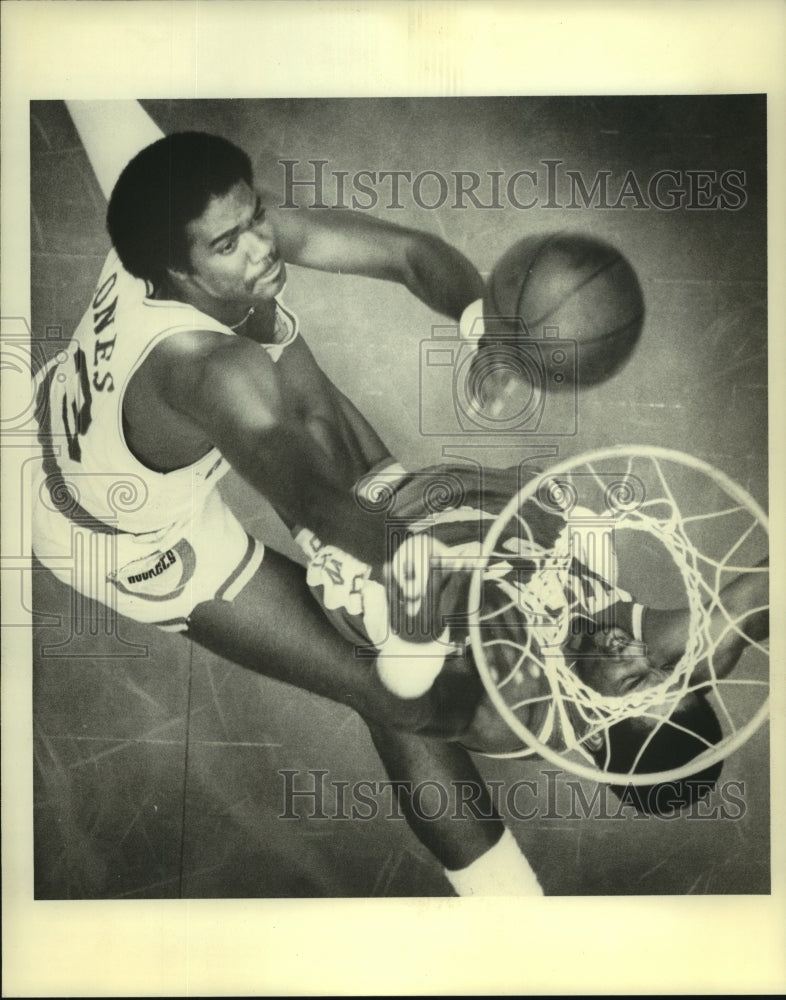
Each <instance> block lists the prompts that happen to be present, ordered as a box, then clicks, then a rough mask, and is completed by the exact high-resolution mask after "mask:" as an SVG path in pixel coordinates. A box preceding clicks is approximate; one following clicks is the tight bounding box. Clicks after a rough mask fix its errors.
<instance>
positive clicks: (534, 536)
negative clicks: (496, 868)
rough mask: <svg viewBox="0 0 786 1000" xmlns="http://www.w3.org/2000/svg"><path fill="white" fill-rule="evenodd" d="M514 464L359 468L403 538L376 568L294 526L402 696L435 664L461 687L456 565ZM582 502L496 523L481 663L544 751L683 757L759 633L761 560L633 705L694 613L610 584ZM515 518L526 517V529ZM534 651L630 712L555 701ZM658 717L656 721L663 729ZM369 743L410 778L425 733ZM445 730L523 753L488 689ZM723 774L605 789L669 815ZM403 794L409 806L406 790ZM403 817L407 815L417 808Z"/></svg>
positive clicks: (331, 609)
mask: <svg viewBox="0 0 786 1000" xmlns="http://www.w3.org/2000/svg"><path fill="white" fill-rule="evenodd" d="M521 474H522V473H521V470H520V469H510V470H485V471H484V473H483V474H482V475H479V473H478V471H477V470H474V469H472V468H470V467H461V466H454V467H438V468H434V469H429V470H422V471H421V472H419V473H417V474H410V475H406V474H405V475H403V476H398V478H396V475H395V474H388V475H385V474H384V473H383V474H381V476H380V477H377V478H376V479H375V477H367V479H366V480H365V481H364V482H363V483H362V484H361V487H362V490H363V492H365V493H366V494H368V493H373V491H374V489H375V487H376V490H377V491H378V492H379V489H380V485H382V486H383V489H384V492H383V493H382V494H381V495H382V496H383V499H384V503H385V506H386V508H387V510H388V513H389V516H390V518H391V523H393V524H395V525H396V527H397V531H398V533H399V538H402V535H403V540H402V541H401V544H400V545H399V547H398V549H397V551H396V552H395V554H394V556H393V558H392V560H391V561H390V562H389V563H388V564H387V566H386V567H377V568H375V569H372V568H370V567H366V568H365V569H364V568H363V567H361V566H359V565H357V563H356V562H355V561H354V560H352V559H351V558H350V557H348V556H346V554H344V553H341V552H340V551H338V550H336V549H335V548H333V547H331V546H324V545H321V544H320V543H319V541H318V540H316V539H314V538H313V536H311V535H310V533H308V532H302V533H301V535H300V538H299V540H300V541H301V544H303V546H304V548H305V549H306V551H307V552H308V551H311V552H312V553H313V556H312V558H311V561H310V564H309V567H308V579H309V582H310V584H311V585H312V587H313V588H314V590H315V592H316V593H317V595H318V596H319V598H320V600H321V601H322V603H323V604H324V606H325V608H326V613H327V614H328V615H329V616H330V617H331V619H332V620H333V621H334V624H335V625H336V627H337V629H338V630H339V631H341V632H342V634H345V635H347V637H348V638H350V639H353V640H354V641H355V642H356V643H359V644H361V645H362V644H363V643H364V642H365V643H369V642H370V643H371V644H372V645H373V646H374V647H375V648H376V649H378V650H379V651H380V655H379V657H378V658H377V660H376V663H377V669H378V671H379V674H380V676H381V677H382V678H383V680H384V682H385V684H386V685H387V686H389V687H390V688H391V690H393V691H395V692H396V693H398V694H399V695H401V696H402V697H404V698H416V697H419V696H422V694H423V692H424V691H426V690H428V688H429V686H430V685H431V684H432V683H434V681H435V679H436V680H437V681H439V680H441V679H443V678H444V676H446V675H453V676H456V677H461V676H464V677H465V679H466V683H467V684H469V683H470V677H471V673H472V671H473V669H474V665H473V652H472V649H471V647H470V642H469V636H470V632H471V626H470V624H469V620H470V616H468V614H467V611H468V589H469V579H470V577H469V571H471V570H472V569H473V568H474V567H476V566H478V565H479V556H480V553H481V548H482V543H483V541H484V539H485V537H486V534H487V532H488V531H489V528H490V526H491V525H492V524H493V523H494V519H495V517H496V516H497V515H499V514H500V511H502V510H503V508H505V507H506V505H507V504H508V501H509V500H510V497H511V496H513V495H515V494H516V493H517V491H518V489H519V487H521V486H522V485H523V484H522V482H521ZM530 475H531V477H532V478H533V479H537V478H538V477H537V474H535V473H530ZM433 495H437V496H438V497H440V498H441V509H439V510H437V511H436V512H435V510H434V506H433V504H431V503H430V502H429V497H430V496H433ZM451 495H452V499H451V500H448V501H445V500H444V498H446V497H450V496H451ZM589 514H590V512H589V511H586V510H582V509H581V508H576V509H575V510H573V511H572V512H571V516H570V517H568V518H566V517H565V516H564V515H563V514H562V513H557V512H555V511H551V510H549V509H544V507H543V506H542V505H541V504H539V503H536V502H532V501H530V502H528V503H526V504H525V505H524V506H523V507H521V508H519V512H518V514H517V517H516V518H511V519H510V521H509V522H508V525H507V527H506V531H505V532H504V533H503V534H502V535H501V536H500V538H499V539H498V541H497V545H496V547H495V550H496V551H497V552H498V553H499V556H498V558H497V559H496V561H495V563H494V564H493V566H492V567H491V568H490V569H488V570H487V583H486V585H485V586H484V588H483V590H482V591H481V596H480V601H481V603H482V607H481V608H480V610H481V612H482V614H481V615H480V616H479V619H480V620H481V621H484V622H485V624H484V625H483V626H482V627H483V629H484V636H483V641H484V643H488V645H489V647H494V660H493V662H494V667H493V669H494V670H495V671H496V672H498V674H499V675H500V677H507V678H508V683H511V685H512V686H514V687H515V701H516V703H517V705H518V708H517V718H518V720H519V722H520V723H521V725H522V726H523V727H524V728H525V729H527V730H528V731H529V732H530V733H532V734H533V735H534V736H535V737H536V738H537V739H538V740H539V741H540V742H541V743H542V744H544V745H547V746H549V747H550V748H551V749H552V750H556V751H557V752H560V753H561V752H563V751H565V750H566V748H568V747H573V748H576V749H579V750H580V751H581V752H582V753H583V754H584V755H585V756H587V757H588V758H593V759H594V760H595V762H596V764H597V766H598V768H599V769H600V770H605V771H608V772H611V773H620V772H622V773H631V772H635V773H637V774H646V773H655V772H661V773H662V772H667V771H669V770H671V769H677V768H682V767H684V766H685V765H686V764H688V763H689V762H690V761H691V760H693V759H694V758H695V757H697V756H698V755H699V754H700V753H701V752H702V751H704V750H706V749H707V748H708V747H711V746H713V745H714V744H716V743H718V742H719V741H720V740H721V737H722V731H721V727H720V724H719V722H718V719H717V716H716V715H715V712H714V711H713V709H712V707H711V705H710V704H709V702H708V701H707V698H706V694H707V693H708V692H709V690H710V688H711V687H712V685H713V684H715V683H717V681H719V680H722V679H723V678H725V677H726V676H727V675H728V674H730V673H731V671H732V670H733V669H734V667H735V666H736V664H737V662H738V661H739V659H740V657H741V655H742V653H743V652H744V650H745V649H746V648H747V646H748V645H749V644H751V643H760V642H762V641H763V640H765V639H766V638H767V636H768V635H769V612H768V605H769V597H768V589H769V588H768V582H769V581H768V572H767V569H766V567H767V561H766V560H764V561H762V562H760V563H759V564H758V566H757V567H756V568H752V569H751V571H747V572H740V573H739V574H738V575H737V576H736V577H735V578H734V579H733V580H731V581H730V582H729V583H728V584H727V585H726V586H725V587H723V589H722V590H721V592H720V593H719V594H718V595H717V597H715V598H714V599H707V611H708V614H707V617H706V619H705V621H704V624H703V625H702V630H703V631H704V633H705V635H704V640H705V643H706V647H705V648H706V651H707V653H706V655H704V656H702V657H699V658H698V659H697V660H696V662H695V663H694V665H693V666H692V668H691V669H690V675H689V677H688V678H686V685H685V687H684V688H683V689H682V690H681V692H680V694H679V695H676V696H675V694H674V693H673V692H672V693H671V694H670V695H669V696H667V695H666V694H665V693H664V694H663V700H662V701H661V702H658V701H650V702H649V703H643V704H642V709H641V710H640V711H636V710H635V706H634V704H633V701H634V700H635V698H636V696H637V695H638V694H640V693H643V692H646V691H647V690H648V689H656V688H663V687H664V686H667V685H668V683H669V681H670V680H671V678H672V675H673V674H674V672H675V667H676V665H677V663H678V661H680V659H681V657H682V656H683V654H684V653H685V651H686V646H687V645H688V644H689V641H690V633H691V627H692V626H691V615H690V612H689V610H688V609H687V608H685V609H675V610H660V609H656V608H652V607H648V608H645V607H643V606H642V605H640V604H638V603H637V602H636V601H635V600H634V598H633V597H632V596H631V595H630V594H629V593H627V592H626V591H625V590H623V589H622V588H621V587H620V586H618V585H617V584H616V578H617V570H616V566H615V565H609V564H608V563H606V564H604V563H603V561H602V559H601V558H599V553H598V547H597V546H595V547H593V545H592V543H591V541H590V540H589V539H587V538H586V536H585V538H584V539H582V534H583V533H584V532H585V531H586V530H587V528H586V525H587V524H588V523H589V524H591V523H592V520H593V519H592V518H591V517H590V518H589V519H588V515H589ZM519 519H520V520H521V521H525V522H526V529H525V530H524V529H522V528H521V525H520V520H519ZM594 520H595V525H594V528H591V529H589V530H590V531H593V530H594V531H595V533H596V537H595V540H596V541H597V526H598V524H599V523H602V521H599V520H598V519H597V518H595V519H594ZM571 522H573V523H571ZM405 525H406V526H407V527H406V528H405V527H404V526H405ZM559 553H565V554H566V556H560V555H559ZM614 562H616V560H614ZM342 576H343V577H344V578H345V579H352V580H353V581H354V585H353V587H352V588H351V591H350V590H349V589H348V588H346V587H343V586H341V585H340V584H338V583H337V580H338V579H339V578H340V577H342ZM358 581H362V582H361V583H358ZM547 606H551V607H553V608H554V609H555V615H554V617H553V618H552V619H551V621H550V622H549V621H545V620H544V622H543V623H542V624H539V625H537V626H536V627H535V632H536V633H537V636H536V638H535V640H534V646H532V647H530V649H531V655H527V654H526V649H527V636H526V632H527V628H526V626H525V625H524V622H523V619H522V617H521V609H522V608H525V607H526V608H530V609H531V608H534V607H537V608H541V609H542V608H544V607H547ZM710 650H711V654H710ZM544 655H545V656H546V657H552V658H559V659H560V660H564V661H565V663H566V667H567V669H568V670H571V671H573V673H574V674H575V675H576V676H577V678H579V680H580V682H581V683H582V684H584V685H586V687H588V688H591V689H592V690H593V691H596V692H598V693H599V694H600V695H601V696H604V697H610V698H612V699H617V700H618V701H620V702H622V701H624V700H625V699H627V700H628V701H629V702H630V703H631V710H630V711H628V712H626V713H625V715H624V717H622V718H620V719H619V720H617V721H615V722H613V723H612V724H610V725H608V726H604V725H600V726H598V725H593V724H592V720H591V719H590V718H588V716H587V715H586V714H583V713H581V712H579V711H577V709H576V707H575V706H574V704H573V703H572V702H571V701H570V700H567V701H565V702H564V703H563V704H562V705H561V706H560V708H558V707H557V703H558V699H555V698H554V697H552V695H553V693H554V692H553V689H550V686H549V682H548V679H547V677H546V673H547V671H546V666H545V660H544ZM664 719H667V720H668V724H667V725H662V723H663V720H664ZM376 739H377V742H378V743H379V742H381V741H384V742H385V745H386V746H388V747H390V746H391V745H393V744H395V745H397V746H398V747H399V748H400V752H401V753H402V754H403V755H404V759H406V761H407V764H406V767H407V768H409V769H411V768H413V767H415V766H417V767H419V769H420V770H419V780H421V781H426V780H427V779H428V777H429V776H428V773H427V767H428V764H427V761H428V756H429V750H428V748H427V747H426V746H425V745H424V746H421V747H420V748H418V747H417V739H416V738H415V739H413V738H410V737H407V736H406V735H405V734H401V733H390V734H382V735H378V736H377V737H376ZM453 740H454V741H455V743H456V744H460V745H461V747H464V748H468V749H471V750H474V751H480V752H482V753H491V754H499V753H503V754H514V753H515V754H516V755H517V756H531V755H532V754H531V752H530V753H522V752H521V750H522V742H521V738H520V737H519V736H517V735H516V733H514V732H513V731H512V730H511V729H510V728H509V726H508V725H507V724H506V723H505V721H504V720H503V718H502V716H501V715H500V714H499V712H498V711H497V710H496V708H495V707H494V706H493V704H491V703H490V702H489V701H488V700H487V699H481V700H480V701H479V703H478V706H477V709H476V711H475V714H474V716H473V719H472V722H471V723H470V725H469V726H468V728H467V729H466V730H465V731H464V732H463V733H456V734H454V736H453ZM431 752H432V753H433V748H432V751H431ZM459 755H460V748H459V747H458V746H454V747H453V760H454V762H453V767H454V768H456V769H457V773H458V770H459V763H458V762H459ZM418 760H419V761H420V764H416V763H415V762H416V761H418ZM441 766H444V764H443V765H441ZM720 770H721V764H720V763H716V764H715V765H712V766H710V767H707V768H704V769H701V770H699V773H693V774H691V775H690V776H689V777H688V778H686V779H681V780H679V781H672V782H669V783H668V786H667V787H661V785H659V784H658V783H657V782H654V783H653V784H652V785H636V786H633V785H629V786H613V787H614V790H615V791H616V792H617V794H618V795H619V796H620V797H621V798H623V800H624V801H626V802H629V803H630V804H632V805H635V806H636V807H637V808H638V809H640V810H642V811H645V812H659V811H664V812H668V811H671V810H674V809H677V808H680V807H683V806H686V805H688V804H689V803H690V802H692V801H694V800H695V799H697V798H700V797H702V796H704V795H706V794H707V793H708V792H709V791H710V789H711V787H712V786H713V785H714V783H715V781H716V780H717V777H718V775H719V774H720ZM403 773H404V772H403V771H402V774H401V775H399V776H400V777H403ZM402 798H405V793H404V796H402ZM403 804H404V805H405V808H406V807H407V803H406V801H404V802H403ZM410 819H411V823H412V825H416V823H417V816H414V815H413V816H411V817H410ZM500 874H501V873H500Z"/></svg>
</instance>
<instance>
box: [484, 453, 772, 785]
mask: <svg viewBox="0 0 786 1000" xmlns="http://www.w3.org/2000/svg"><path fill="white" fill-rule="evenodd" d="M616 457H635V458H645V459H646V458H653V459H662V460H664V461H671V462H676V463H678V464H681V465H683V466H687V467H689V468H693V469H695V470H697V471H699V472H702V473H704V474H705V475H707V476H709V477H710V478H711V479H713V480H714V481H715V482H717V483H718V484H719V485H720V486H722V487H723V489H725V490H726V491H727V492H728V493H729V495H730V496H731V497H732V498H733V499H735V500H737V501H738V502H739V503H741V504H742V505H743V506H744V507H746V508H747V509H748V510H749V511H750V512H751V514H752V515H753V516H754V517H755V519H756V521H758V523H759V524H760V525H761V527H762V528H763V529H764V531H765V532H766V533H767V534H768V535H769V518H768V516H767V514H766V513H765V512H764V510H763V508H762V507H761V505H760V504H758V503H757V502H756V501H755V500H754V499H753V497H751V496H750V495H749V494H748V493H747V491H746V490H744V489H743V488H742V487H741V486H740V485H739V484H738V483H736V482H734V480H733V479H731V478H730V477H729V476H727V475H726V473H724V472H722V471H721V470H720V469H717V468H716V467H715V466H714V465H712V464H711V463H709V462H706V461H705V460H704V459H700V458H696V457H695V456H693V455H689V454H687V453H686V452H682V451H679V450H677V449H674V448H667V447H664V446H661V445H609V446H607V447H605V448H596V449H593V450H590V451H585V452H580V453H579V454H577V455H574V456H571V457H569V458H565V459H562V460H560V461H559V462H557V463H555V464H554V465H553V466H551V467H550V468H549V469H547V470H546V471H544V472H542V473H541V474H540V475H538V476H534V477H533V478H532V479H531V480H530V481H529V482H527V483H526V484H525V485H524V486H523V487H522V488H521V489H520V490H519V491H518V492H517V493H516V494H514V496H513V497H511V499H510V500H509V502H508V503H507V504H506V506H505V507H504V508H503V510H502V511H501V512H500V513H499V515H498V516H497V517H496V518H495V520H494V523H493V525H492V526H491V528H490V529H489V532H488V534H487V535H486V537H485V539H484V541H483V546H482V548H481V554H480V558H481V564H479V565H478V566H477V567H476V568H475V569H474V570H473V572H472V578H471V581H470V588H469V595H468V600H469V607H468V625H469V633H470V642H471V645H472V651H473V656H474V659H475V663H476V668H477V670H478V673H479V674H480V677H481V681H482V682H483V686H484V688H485V689H486V692H487V694H488V696H489V698H490V699H491V702H492V704H493V705H494V707H495V708H496V709H497V711H498V712H499V713H500V715H501V716H502V718H503V719H504V720H505V721H506V722H507V724H508V726H510V728H511V729H512V730H513V732H514V733H515V734H516V735H517V736H518V737H520V738H521V739H522V740H523V741H524V742H525V743H526V745H527V747H528V749H529V750H531V751H534V752H535V753H537V754H538V755H539V756H540V757H541V758H542V759H543V760H545V761H546V762H547V763H551V764H555V765H556V766H558V767H560V768H563V769H565V770H567V771H570V772H571V773H572V774H574V775H576V776H578V777H580V778H586V779H589V780H591V781H597V782H603V783H605V784H618V785H634V786H645V785H654V784H665V783H668V782H670V781H678V780H684V779H685V778H686V777H689V776H690V774H695V773H697V772H698V771H701V770H703V769H704V768H706V767H709V766H710V765H712V764H714V763H716V762H717V761H720V760H725V758H726V757H728V756H729V754H731V753H733V752H734V751H735V750H736V749H738V748H739V747H740V746H742V745H743V744H744V743H745V742H747V740H748V739H750V737H751V736H752V735H753V734H754V733H755V732H756V731H757V730H758V729H759V728H760V727H761V726H762V724H763V723H764V722H765V720H766V719H767V718H768V717H769V698H767V699H765V701H764V703H763V704H762V705H761V706H760V707H759V708H758V710H757V711H756V712H755V713H754V714H753V716H752V717H751V719H750V720H749V721H748V722H747V723H746V724H745V726H743V727H742V728H740V729H739V730H737V731H736V732H735V733H733V734H732V735H731V736H729V737H728V738H726V739H725V740H722V741H721V743H719V744H717V745H716V747H714V748H713V749H712V750H707V751H703V752H702V753H701V754H699V755H698V756H697V757H695V758H693V760H692V761H691V762H689V764H690V765H695V764H696V762H697V761H698V762H699V764H698V766H694V767H691V769H690V771H689V772H688V771H687V770H686V768H687V767H688V766H689V765H682V766H680V767H677V768H671V769H670V770H667V771H657V772H656V771H653V772H640V773H631V774H627V773H622V772H611V771H603V770H601V769H600V768H599V767H591V766H590V765H588V764H582V763H581V762H580V761H574V760H570V759H567V758H566V756H565V755H564V753H559V752H558V751H556V750H553V749H552V748H551V747H549V746H547V745H546V744H544V743H541V742H540V740H538V739H537V737H535V736H534V735H533V734H531V733H529V731H528V730H527V729H526V727H525V726H524V725H523V724H522V723H521V722H519V720H518V719H516V717H515V715H514V713H513V712H512V711H511V709H510V707H509V706H508V705H507V703H506V702H505V700H504V699H503V698H502V696H501V694H500V693H499V691H498V689H497V687H496V685H495V683H494V681H493V679H492V677H491V675H490V671H489V670H488V669H487V667H486V655H485V651H484V649H483V645H482V642H481V640H480V634H481V622H480V620H479V617H478V616H479V610H474V611H473V609H480V607H481V588H482V586H483V582H484V571H485V569H486V563H487V561H488V557H489V555H491V553H492V552H493V551H494V548H495V546H496V543H497V540H498V537H499V534H500V533H501V531H502V528H503V527H504V525H505V524H506V523H507V522H508V521H509V520H510V518H511V517H512V516H514V515H515V514H516V513H517V512H518V510H519V508H520V506H521V504H522V502H525V501H527V500H529V499H531V498H532V497H534V496H535V495H536V493H537V490H538V488H539V487H540V486H541V485H542V484H543V483H544V482H547V481H548V480H549V479H550V478H552V477H554V476H558V475H560V474H561V473H564V472H568V471H571V470H575V469H576V468H577V467H579V466H581V465H587V464H591V463H593V462H601V461H604V460H607V459H610V458H616ZM492 756H496V755H492Z"/></svg>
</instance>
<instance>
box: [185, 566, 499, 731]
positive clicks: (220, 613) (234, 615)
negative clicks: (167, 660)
mask: <svg viewBox="0 0 786 1000" xmlns="http://www.w3.org/2000/svg"><path fill="white" fill-rule="evenodd" d="M186 635H187V636H188V637H189V638H191V639H192V640H193V641H195V642H198V643H199V644H200V645H202V646H205V647H206V648H207V649H210V650H212V651H213V652H214V653H217V654H218V655H219V656H222V657H224V658H225V659H228V660H232V661H233V662H235V663H237V664H239V665H241V666H243V667H247V668H249V669H250V670H254V671H256V672H258V673H262V674H265V675H266V676H268V677H273V678H275V679H277V680H280V681H285V682H286V683H289V684H293V685H295V686H296V687H300V688H304V689H306V690H308V691H311V692H312V693H313V694H318V695H322V696H323V697H325V698H330V699H331V700H333V701H338V702H341V703H343V704H345V705H347V706H348V707H350V708H353V709H355V711H357V712H358V713H359V714H360V715H361V716H363V718H364V719H366V720H368V721H371V722H375V723H377V724H381V725H383V726H391V727H398V728H401V729H406V730H408V731H411V732H414V731H422V730H427V731H428V732H429V733H434V734H440V735H446V736H452V735H458V734H460V733H461V732H463V731H464V729H465V728H466V727H467V725H468V724H469V722H470V720H471V718H472V716H473V714H474V711H475V706H476V703H477V699H478V697H479V684H478V682H477V679H473V677H472V676H471V675H470V674H469V673H468V672H466V673H460V672H458V671H456V670H453V671H448V672H446V673H447V676H446V678H445V680H444V681H443V682H442V683H439V684H435V685H434V687H433V688H432V689H431V690H430V691H429V692H427V693H426V694H425V695H423V696H422V697H420V698H413V699H402V698H399V697H397V696H396V695H394V694H392V693H391V692H390V691H389V690H388V689H387V688H386V687H385V686H384V684H382V682H381V681H380V679H379V677H378V674H377V670H376V667H375V661H374V660H373V659H371V658H368V657H364V656H358V655H357V651H356V648H355V647H354V646H353V645H352V644H351V643H350V642H348V641H347V640H346V639H344V638H342V636H340V635H339V634H338V632H337V631H336V630H335V629H334V628H333V626H332V625H331V624H330V622H329V621H328V619H327V618H326V617H325V614H324V612H323V611H322V609H321V608H320V607H319V605H318V603H317V602H316V600H315V599H314V597H313V595H312V594H311V591H310V590H309V588H308V585H307V583H306V577H305V572H304V570H303V569H302V567H300V566H298V565H297V564H296V563H294V562H292V561H290V560H289V559H287V558H286V557H285V556H282V555H280V554H279V553H277V552H274V551H272V550H271V549H267V550H266V552H265V557H264V559H263V561H262V563H261V565H260V567H259V569H258V570H257V572H256V573H255V574H254V576H253V577H252V578H251V580H250V581H249V582H248V583H247V584H246V585H245V586H244V588H243V589H242V590H241V592H240V593H239V594H238V595H237V596H236V597H235V598H234V600H232V601H226V600H210V601H203V602H202V603H200V604H198V605H197V606H196V607H195V608H194V609H193V611H192V612H191V614H190V615H189V618H188V630H187V632H186Z"/></svg>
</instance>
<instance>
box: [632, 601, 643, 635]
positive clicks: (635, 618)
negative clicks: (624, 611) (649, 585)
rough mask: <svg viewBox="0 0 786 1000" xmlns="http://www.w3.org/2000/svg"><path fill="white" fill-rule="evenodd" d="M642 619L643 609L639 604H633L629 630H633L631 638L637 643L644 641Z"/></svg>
mask: <svg viewBox="0 0 786 1000" xmlns="http://www.w3.org/2000/svg"><path fill="white" fill-rule="evenodd" d="M643 617H644V607H643V605H641V604H634V605H633V611H632V612H631V628H632V629H633V638H634V639H635V640H636V641H637V642H643V641H644V635H643V632H642V619H643Z"/></svg>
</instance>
